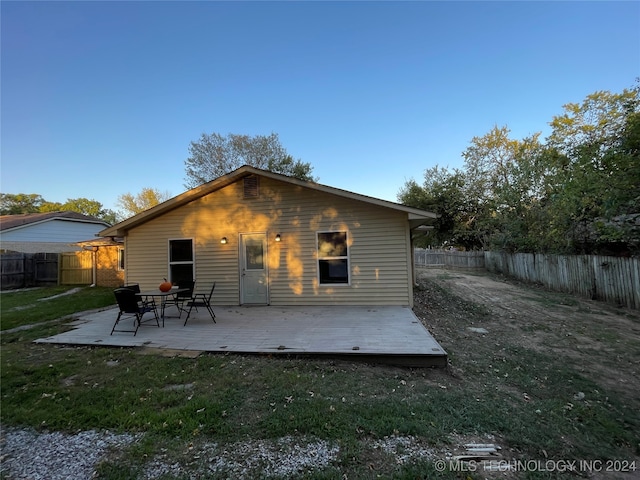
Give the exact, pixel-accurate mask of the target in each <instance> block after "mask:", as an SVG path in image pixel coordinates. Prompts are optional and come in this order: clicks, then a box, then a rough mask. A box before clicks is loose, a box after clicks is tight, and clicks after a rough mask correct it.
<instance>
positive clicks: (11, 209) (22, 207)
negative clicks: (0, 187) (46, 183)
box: [0, 193, 44, 215]
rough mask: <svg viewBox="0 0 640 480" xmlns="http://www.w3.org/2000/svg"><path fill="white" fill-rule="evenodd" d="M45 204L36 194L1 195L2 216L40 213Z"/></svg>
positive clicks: (0, 210) (0, 212)
mask: <svg viewBox="0 0 640 480" xmlns="http://www.w3.org/2000/svg"><path fill="white" fill-rule="evenodd" d="M43 202H44V199H43V198H42V196H41V195H38V194H36V193H16V194H14V193H0V215H18V214H20V213H38V212H39V211H40V206H41V205H42V203H43Z"/></svg>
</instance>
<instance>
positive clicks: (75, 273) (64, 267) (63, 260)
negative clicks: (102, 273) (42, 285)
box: [60, 251, 93, 285]
mask: <svg viewBox="0 0 640 480" xmlns="http://www.w3.org/2000/svg"><path fill="white" fill-rule="evenodd" d="M92 282H93V253H92V252H88V251H82V252H68V253H61V254H60V285H90V284H91V283H92Z"/></svg>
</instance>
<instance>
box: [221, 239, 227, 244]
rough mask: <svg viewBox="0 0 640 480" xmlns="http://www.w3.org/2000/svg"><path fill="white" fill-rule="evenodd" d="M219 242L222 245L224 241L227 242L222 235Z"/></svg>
mask: <svg viewBox="0 0 640 480" xmlns="http://www.w3.org/2000/svg"><path fill="white" fill-rule="evenodd" d="M220 243H221V244H223V245H224V244H225V243H227V237H222V238H221V239H220Z"/></svg>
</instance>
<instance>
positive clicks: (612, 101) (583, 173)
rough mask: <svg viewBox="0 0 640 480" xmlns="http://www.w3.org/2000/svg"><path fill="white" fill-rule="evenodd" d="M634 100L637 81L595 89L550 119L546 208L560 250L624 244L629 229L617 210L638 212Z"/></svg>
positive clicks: (639, 165) (639, 164) (639, 162)
mask: <svg viewBox="0 0 640 480" xmlns="http://www.w3.org/2000/svg"><path fill="white" fill-rule="evenodd" d="M639 105H640V96H639V89H638V86H636V87H635V88H633V89H630V90H626V89H625V90H624V91H623V92H622V93H618V94H614V93H610V92H596V93H593V94H591V95H589V96H587V98H586V99H585V100H584V101H583V102H582V103H581V104H574V103H570V104H567V105H565V106H564V109H565V112H564V113H563V114H562V115H559V116H557V117H554V119H553V121H552V122H551V126H552V129H553V130H552V133H551V135H550V136H549V138H548V141H547V144H548V147H549V148H550V149H552V150H553V152H554V154H553V155H551V156H550V158H551V159H552V161H553V163H552V164H551V165H552V170H553V177H552V178H551V179H550V180H551V181H550V185H549V190H550V196H549V203H548V206H547V208H548V213H549V218H550V222H551V223H552V224H553V225H554V227H556V228H557V235H558V242H557V248H558V249H559V250H562V251H570V252H578V253H587V252H592V251H600V250H603V249H609V250H610V249H614V250H620V249H625V248H626V247H625V246H623V245H622V244H624V243H628V241H629V233H630V232H629V229H628V228H627V227H628V225H627V226H625V223H626V222H625V221H624V219H623V218H622V219H621V218H620V216H624V215H635V214H639V213H640V191H639V188H640V155H639V150H638V136H639V132H638V128H639V125H638V115H639ZM632 223H633V222H632ZM616 225H618V227H616ZM625 238H626V240H625ZM616 244H618V245H616Z"/></svg>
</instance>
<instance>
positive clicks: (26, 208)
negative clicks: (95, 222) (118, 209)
mask: <svg viewBox="0 0 640 480" xmlns="http://www.w3.org/2000/svg"><path fill="white" fill-rule="evenodd" d="M0 195H1V197H2V199H1V201H2V215H16V214H20V213H47V212H78V213H82V214H83V215H89V216H92V217H96V218H99V219H101V220H104V221H105V222H107V223H115V219H116V215H115V213H114V212H113V211H111V210H108V209H105V208H103V206H102V204H101V203H100V202H98V201H96V200H90V199H88V198H69V199H67V201H66V202H65V203H59V202H48V201H46V200H45V199H44V198H42V196H41V195H38V194H25V193H18V194H11V193H6V194H5V193H3V194H0Z"/></svg>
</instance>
